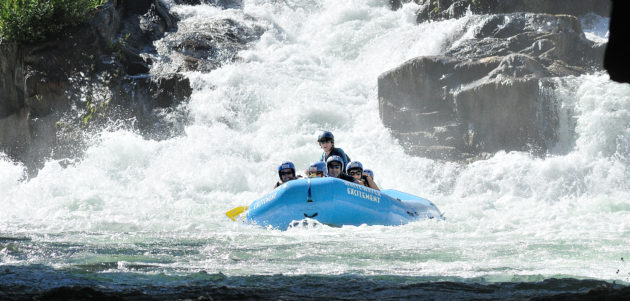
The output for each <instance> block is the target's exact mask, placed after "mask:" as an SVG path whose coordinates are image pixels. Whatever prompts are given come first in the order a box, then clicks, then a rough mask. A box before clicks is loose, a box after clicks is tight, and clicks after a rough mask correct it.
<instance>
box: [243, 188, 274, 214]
mask: <svg viewBox="0 0 630 301" xmlns="http://www.w3.org/2000/svg"><path fill="white" fill-rule="evenodd" d="M276 194H278V192H274V193H272V194H269V195H267V196H266V197H264V198H262V199H260V200H258V201H256V203H255V204H254V206H252V208H249V209H250V210H256V209H258V208H260V207H262V206H264V205H265V204H267V203H269V202H270V201H271V200H273V199H275V198H276Z"/></svg>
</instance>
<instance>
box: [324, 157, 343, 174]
mask: <svg viewBox="0 0 630 301" xmlns="http://www.w3.org/2000/svg"><path fill="white" fill-rule="evenodd" d="M331 162H339V164H341V169H342V170H343V169H344V167H345V166H343V159H341V157H339V156H337V155H332V156H330V157H328V159H327V160H326V166H328V165H330V163H331Z"/></svg>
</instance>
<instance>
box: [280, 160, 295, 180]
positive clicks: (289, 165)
mask: <svg viewBox="0 0 630 301" xmlns="http://www.w3.org/2000/svg"><path fill="white" fill-rule="evenodd" d="M287 168H289V169H291V171H293V176H294V177H295V165H293V162H291V161H285V162H282V164H280V165H278V176H279V177H280V179H282V175H281V174H280V171H281V170H283V169H287Z"/></svg>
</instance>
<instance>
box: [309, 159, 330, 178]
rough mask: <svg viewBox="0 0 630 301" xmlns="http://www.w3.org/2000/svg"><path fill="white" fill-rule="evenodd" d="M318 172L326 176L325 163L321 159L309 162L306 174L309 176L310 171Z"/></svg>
mask: <svg viewBox="0 0 630 301" xmlns="http://www.w3.org/2000/svg"><path fill="white" fill-rule="evenodd" d="M318 172H321V173H322V176H323V177H327V176H328V168H326V163H324V162H322V161H317V162H315V163H313V164H311V166H309V167H308V170H307V176H309V178H310V174H311V173H318Z"/></svg>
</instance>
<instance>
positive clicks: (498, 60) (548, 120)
mask: <svg viewBox="0 0 630 301" xmlns="http://www.w3.org/2000/svg"><path fill="white" fill-rule="evenodd" d="M480 18H486V20H485V22H484V23H483V24H482V25H481V26H479V27H478V29H477V30H476V32H475V33H474V37H473V38H472V39H469V40H466V41H463V42H461V43H459V44H457V45H456V46H454V47H452V48H451V49H448V50H447V51H445V54H444V55H442V56H433V57H419V58H415V59H412V60H409V61H407V62H405V63H404V64H403V65H401V66H399V67H397V68H395V69H393V70H390V71H388V72H386V73H384V74H382V75H381V76H380V77H379V79H378V96H379V111H380V117H381V119H382V120H383V123H384V125H385V126H387V127H388V128H389V129H390V130H391V131H392V134H393V136H394V137H396V138H398V139H399V141H400V142H401V144H402V145H403V146H404V147H405V150H406V151H407V152H408V153H411V154H414V155H419V156H425V157H429V158H435V159H446V160H468V159H474V158H479V157H483V156H485V154H488V153H494V152H497V151H499V150H506V151H511V150H518V151H530V152H532V153H534V154H544V153H545V152H546V151H547V150H548V149H549V148H550V147H552V146H553V145H554V143H555V141H556V140H557V137H556V136H555V134H554V133H555V128H556V127H557V126H558V116H557V108H556V104H555V103H553V101H552V100H551V99H549V97H548V95H549V93H548V92H549V91H550V90H552V89H553V88H554V85H553V81H552V80H551V78H553V77H562V76H569V75H575V76H577V75H581V74H584V73H586V72H588V71H595V70H598V68H597V66H598V65H597V64H596V63H595V62H597V61H599V60H601V57H602V56H603V47H601V45H599V44H596V43H594V42H591V41H589V40H587V39H586V38H585V37H584V34H583V33H582V30H581V28H580V24H579V22H578V21H577V19H576V18H575V17H573V16H568V15H557V16H553V15H548V14H525V13H516V14H508V15H494V16H490V17H480ZM576 50H577V51H576ZM576 52H578V53H579V54H580V55H578V54H576Z"/></svg>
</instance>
